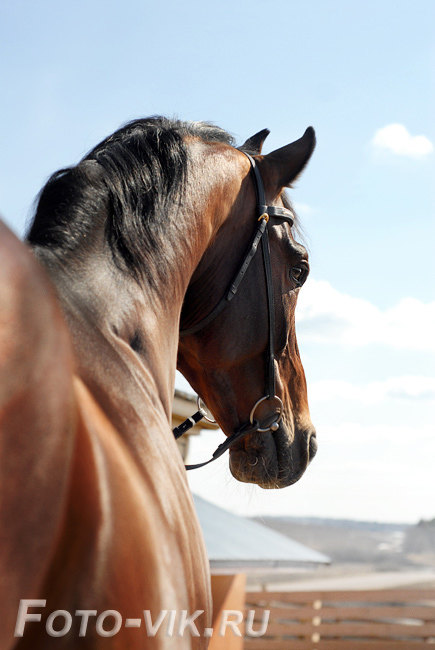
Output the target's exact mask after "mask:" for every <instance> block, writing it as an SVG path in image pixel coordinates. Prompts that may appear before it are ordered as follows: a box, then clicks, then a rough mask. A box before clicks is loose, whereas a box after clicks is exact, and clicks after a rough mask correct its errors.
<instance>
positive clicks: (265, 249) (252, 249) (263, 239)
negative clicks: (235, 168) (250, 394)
mask: <svg viewBox="0 0 435 650" xmlns="http://www.w3.org/2000/svg"><path fill="white" fill-rule="evenodd" d="M242 153H244V155H245V156H247V158H248V159H249V162H250V163H251V174H252V175H253V179H254V185H255V192H256V197H257V205H256V214H255V216H256V218H257V222H258V225H257V229H256V231H255V234H254V237H253V239H252V241H251V245H250V246H249V248H248V250H247V252H246V254H245V256H244V258H243V261H242V264H241V266H240V268H239V270H238V272H237V274H236V276H235V277H234V279H233V281H232V282H231V284H230V287H229V289H228V290H227V292H226V294H225V295H224V296H223V297H222V298H221V300H220V301H219V302H218V304H217V305H216V307H214V309H212V311H211V312H210V313H209V314H208V315H207V316H205V317H204V318H203V319H202V320H200V321H199V322H198V323H196V324H195V325H193V326H192V327H189V328H187V329H183V330H180V336H189V335H190V334H196V332H199V331H200V330H202V329H203V328H204V327H207V325H209V324H210V323H211V322H212V321H213V320H214V319H215V318H216V316H218V314H220V313H221V311H223V309H225V307H227V305H228V304H229V303H230V302H231V300H232V299H233V298H234V296H235V295H236V294H237V292H238V290H239V287H240V284H241V282H242V280H243V278H244V277H245V275H246V272H247V270H248V268H249V265H250V264H251V262H252V260H253V259H254V257H255V254H256V252H257V250H258V246H259V244H260V243H261V251H262V256H263V267H264V277H265V282H266V296H267V311H268V331H269V333H268V345H267V351H266V381H265V392H264V396H263V397H261V398H260V399H259V400H258V401H257V402H256V403H255V404H254V406H253V407H252V410H251V413H250V416H249V422H247V423H246V424H244V425H242V426H241V427H239V429H237V431H235V432H234V433H233V434H232V435H231V436H228V438H227V439H226V440H225V442H223V443H221V444H220V445H219V446H218V447H217V449H216V450H215V451H214V453H213V455H212V457H211V458H210V459H209V460H206V461H204V462H203V463H197V464H195V465H186V469H187V470H190V469H198V468H199V467H204V465H208V464H209V463H211V462H212V461H214V460H216V459H217V458H219V457H220V456H222V454H223V453H225V452H226V450H227V449H229V448H230V447H231V445H232V444H233V443H234V442H236V440H240V438H243V437H244V436H246V435H248V434H250V433H255V432H260V433H263V432H266V431H277V430H278V428H279V422H280V420H281V418H282V411H283V404H282V401H281V399H280V398H279V397H278V396H277V395H276V392H275V391H276V381H275V353H274V350H275V300H274V292H273V283H272V265H271V260H270V246H269V231H268V224H269V221H270V219H271V218H275V219H282V220H283V221H287V222H288V223H289V224H290V226H292V225H293V222H294V215H293V213H292V211H291V210H288V209H287V208H281V207H277V206H273V205H267V204H266V195H265V192H264V185H263V179H262V178H261V174H260V171H259V169H258V167H257V164H256V162H255V160H254V158H252V156H250V155H249V154H247V153H245V152H242ZM269 400H274V401H275V402H276V403H277V404H278V409H279V410H278V412H277V413H276V416H275V419H274V421H273V422H272V423H271V424H269V425H264V426H261V423H260V422H259V421H258V420H257V419H255V417H254V416H255V412H256V410H257V408H258V406H259V405H260V404H262V403H263V402H266V401H269ZM198 407H199V408H198V411H197V412H196V413H194V414H193V415H192V416H191V417H190V418H187V420H185V421H184V422H183V423H182V424H180V425H179V426H178V427H176V428H175V429H173V433H174V436H175V438H176V439H177V438H180V436H182V435H183V434H184V433H186V431H188V430H189V429H191V428H192V427H193V426H194V425H195V424H197V423H198V422H200V421H201V420H202V419H203V418H204V417H206V413H205V411H204V410H203V409H202V408H201V406H200V404H199V402H198Z"/></svg>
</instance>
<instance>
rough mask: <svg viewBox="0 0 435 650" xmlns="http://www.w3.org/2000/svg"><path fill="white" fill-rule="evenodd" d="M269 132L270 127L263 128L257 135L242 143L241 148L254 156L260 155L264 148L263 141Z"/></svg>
mask: <svg viewBox="0 0 435 650" xmlns="http://www.w3.org/2000/svg"><path fill="white" fill-rule="evenodd" d="M269 133H270V131H269V129H263V130H262V131H259V132H258V133H256V134H255V135H253V136H251V137H250V138H248V139H247V140H246V142H245V143H244V144H242V146H241V147H239V149H240V150H241V151H246V153H249V154H252V155H253V156H258V154H260V153H261V150H262V148H263V142H264V141H265V139H266V138H267V136H268V135H269Z"/></svg>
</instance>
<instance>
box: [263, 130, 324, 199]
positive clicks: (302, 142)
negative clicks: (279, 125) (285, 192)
mask: <svg viewBox="0 0 435 650" xmlns="http://www.w3.org/2000/svg"><path fill="white" fill-rule="evenodd" d="M315 146H316V134H315V133H314V129H313V127H312V126H309V127H308V129H307V130H306V131H305V133H304V135H303V136H302V138H299V140H296V141H295V142H292V143H291V144H288V145H286V146H285V147H281V149H276V150H275V151H272V152H271V153H269V154H268V155H267V156H265V157H264V160H265V161H267V163H268V165H269V167H270V169H271V173H272V175H273V177H274V181H275V182H276V184H277V186H278V187H279V188H282V187H285V186H288V185H290V183H291V182H292V181H294V180H295V179H296V178H297V177H298V176H299V174H300V173H301V172H302V171H303V169H304V168H305V166H306V164H307V162H308V161H309V159H310V158H311V154H312V153H313V151H314V147H315Z"/></svg>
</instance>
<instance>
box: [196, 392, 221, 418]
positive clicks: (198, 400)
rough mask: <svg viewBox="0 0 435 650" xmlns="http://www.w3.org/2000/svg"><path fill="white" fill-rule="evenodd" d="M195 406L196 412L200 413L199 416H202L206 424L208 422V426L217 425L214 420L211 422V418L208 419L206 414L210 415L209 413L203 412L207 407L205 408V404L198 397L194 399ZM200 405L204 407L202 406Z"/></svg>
mask: <svg viewBox="0 0 435 650" xmlns="http://www.w3.org/2000/svg"><path fill="white" fill-rule="evenodd" d="M196 404H197V406H198V411H201V414H202V417H203V418H204V420H207V422H210V424H217V422H216V420H213V418H209V417H208V415H207V413H209V414H210V415H211V412H210V411H206V410H205V409H206V408H207V406H206V404H205V402H204V401H203V400H202V399H201V398H200V396H199V395H198V396H197V398H196ZM202 404H203V405H204V406H202Z"/></svg>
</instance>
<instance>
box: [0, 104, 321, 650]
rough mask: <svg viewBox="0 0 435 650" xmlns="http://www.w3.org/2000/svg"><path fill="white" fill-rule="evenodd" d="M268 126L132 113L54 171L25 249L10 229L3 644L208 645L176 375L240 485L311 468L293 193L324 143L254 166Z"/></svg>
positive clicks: (283, 481)
mask: <svg viewBox="0 0 435 650" xmlns="http://www.w3.org/2000/svg"><path fill="white" fill-rule="evenodd" d="M267 134H268V131H267V130H264V131H261V132H259V133H258V134H256V135H255V136H253V137H252V138H249V139H248V140H247V141H246V142H245V144H244V145H242V146H241V147H240V148H237V147H236V146H235V143H234V140H233V139H232V137H231V136H230V135H229V134H228V133H227V132H226V131H224V130H223V129H220V128H219V127H216V126H214V125H212V124H209V123H204V122H199V123H191V122H181V121H178V120H169V119H167V118H162V117H153V118H146V119H138V120H134V121H133V122H130V123H128V124H127V125H125V126H124V127H122V128H120V129H119V130H117V131H115V132H114V133H113V134H112V135H110V136H109V137H107V138H106V139H104V140H103V141H102V142H101V143H100V144H98V145H97V146H96V147H94V148H93V149H92V150H91V151H90V152H89V153H88V154H87V155H86V156H85V157H84V158H83V159H82V160H81V161H80V162H79V163H78V164H77V165H75V166H72V167H69V168H65V169H62V170H60V171H58V172H56V173H55V174H53V176H52V177H51V178H50V179H49V180H48V182H47V184H46V185H45V186H44V188H43V189H42V191H41V193H40V195H39V199H38V202H37V207H36V212H35V215H34V218H33V220H32V223H31V224H30V227H29V229H28V232H27V236H26V241H25V242H24V243H23V242H21V241H19V239H18V238H17V237H16V236H15V235H13V234H12V232H11V231H10V230H8V228H7V227H6V226H5V225H1V229H0V257H1V264H0V359H1V361H0V426H1V436H0V445H1V451H0V468H1V472H0V481H1V486H0V492H1V505H0V530H1V531H2V532H1V538H0V598H1V602H2V622H1V624H0V647H1V648H2V649H4V650H12V649H13V650H26V649H27V648H32V650H35V649H40V648H44V649H48V650H49V649H50V648H59V647H62V648H65V649H66V650H70V649H72V648H85V649H92V650H95V649H97V650H99V649H100V648H104V649H105V650H106V649H115V648H129V649H130V650H139V649H143V648H146V649H152V650H155V649H158V650H168V649H173V648H177V650H187V649H191V648H194V649H201V648H205V647H207V642H208V638H207V637H208V636H209V630H208V626H209V625H210V621H211V608H212V604H211V599H210V584H209V567H208V561H207V557H206V552H205V548H204V543H203V539H202V535H201V532H200V527H199V523H198V520H197V517H196V514H195V510H194V506H193V501H192V496H191V494H190V491H189V488H188V483H187V480H186V472H185V468H184V465H183V462H182V459H181V455H180V454H179V452H178V449H177V446H176V442H175V440H174V437H173V435H172V432H171V427H170V421H171V404H172V398H173V392H174V381H175V379H174V378H175V369H176V366H177V365H178V368H179V369H180V370H181V372H182V373H183V374H184V375H185V377H186V378H187V379H188V380H189V382H190V383H191V385H192V386H193V387H194V388H195V390H196V391H197V392H198V394H199V395H200V396H201V398H202V399H203V400H204V401H205V403H206V404H207V406H208V407H209V408H210V409H211V411H212V412H213V414H214V416H215V418H216V420H217V422H218V423H219V425H220V427H221V428H222V430H223V431H224V433H225V434H226V435H227V436H228V438H227V439H228V440H230V439H231V437H232V436H235V438H237V439H235V438H233V439H232V440H231V445H229V446H230V466H231V471H232V473H233V475H234V476H235V477H236V478H237V479H238V480H240V481H247V482H255V483H257V484H258V485H261V486H262V487H264V488H275V487H284V486H286V485H290V484H291V483H293V482H294V481H296V480H298V479H299V478H300V476H301V475H302V473H303V472H304V470H305V469H306V467H307V465H308V463H309V461H310V460H311V458H312V457H313V455H314V453H315V451H316V438H315V429H314V427H313V425H312V423H311V420H310V415H309V410H308V402H307V388H306V381H305V375H304V371H303V367H302V364H301V360H300V356H299V351H298V347H297V342H296V334H295V323H294V310H295V306H296V300H297V295H298V292H299V289H300V287H301V286H302V284H303V283H304V281H305V279H306V277H307V275H308V270H309V266H308V256H307V251H306V250H305V248H304V247H303V246H302V245H301V244H300V243H297V241H296V236H295V233H296V230H295V226H294V225H293V222H294V219H295V215H294V211H293V208H292V206H291V204H290V201H289V199H288V198H287V197H286V196H285V193H284V188H285V187H287V186H289V185H290V184H291V183H292V181H294V179H295V178H297V177H298V176H299V174H300V173H301V172H302V170H303V169H304V167H305V165H306V164H307V162H308V160H309V158H310V156H311V154H312V152H313V149H314V146H315V135H314V131H313V129H312V128H311V127H310V128H308V129H307V130H306V132H305V134H304V135H303V137H302V138H300V139H299V140H297V141H295V142H293V143H291V144H289V145H286V146H284V147H282V148H280V149H278V150H276V151H274V152H272V153H269V154H268V155H262V154H261V150H262V145H263V142H264V139H265V137H266V136H267ZM254 168H255V169H254ZM259 183H260V184H261V187H259ZM261 201H263V203H265V204H266V205H262V204H261ZM259 212H261V214H259ZM260 231H261V232H260ZM266 237H267V240H266ZM259 243H260V244H261V245H262V246H263V244H264V248H263V254H262V256H260V254H257V252H256V251H257V248H258V245H259ZM267 256H269V257H267ZM267 260H269V261H268V263H267ZM241 261H242V266H240V264H241ZM234 278H236V279H235V281H234ZM231 283H233V284H232V285H231ZM234 284H237V287H236V292H237V296H235V293H236V292H234V296H235V297H234V299H229V298H228V295H230V294H231V290H232V289H231V287H232V288H234V286H233V285H234ZM230 285H231V286H230ZM229 286H230V291H229V293H228V287H229ZM231 295H233V294H231ZM223 296H224V299H223V298H222V297H223ZM222 300H223V303H222V306H219V309H216V308H215V307H216V305H218V304H220V303H221V302H222ZM218 312H219V313H218ZM171 613H172V614H171ZM183 613H184V614H183ZM186 613H187V614H186ZM194 613H195V614H194ZM166 614H167V615H168V617H169V622H168V624H167V625H166V623H165V626H162V627H160V628H159V629H158V630H157V631H156V627H158V625H157V624H156V625H154V624H155V623H156V621H160V622H161V621H162V620H163V618H162V616H164V615H166ZM193 614H194V625H193V624H192V622H191V621H190V622H189V619H188V618H187V619H186V616H189V615H193ZM171 615H172V618H171ZM174 616H178V617H179V618H180V619H181V618H183V616H184V627H183V624H182V622H179V620H178V619H177V620H175V618H174ZM159 617H160V618H159ZM186 620H187V623H186ZM171 621H172V622H171ZM141 623H146V630H144V626H143V625H142V626H141ZM139 626H141V629H138V628H139ZM153 626H154V627H153ZM184 632H186V633H184Z"/></svg>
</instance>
